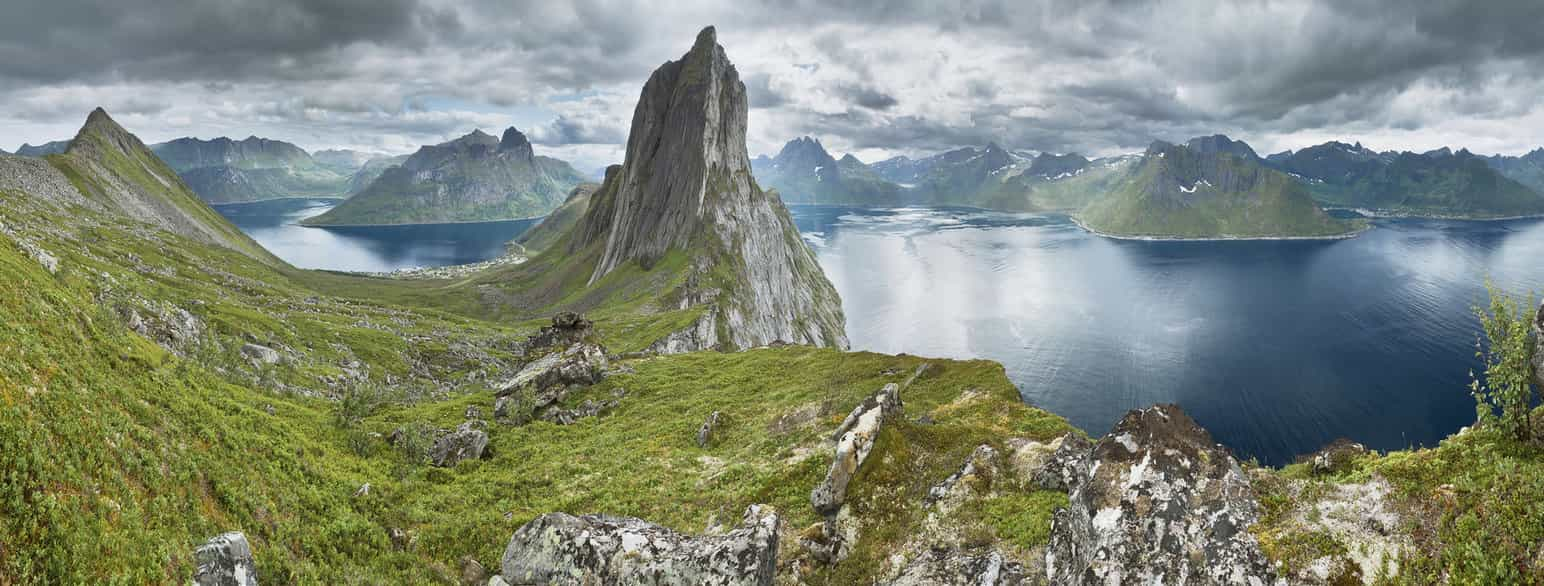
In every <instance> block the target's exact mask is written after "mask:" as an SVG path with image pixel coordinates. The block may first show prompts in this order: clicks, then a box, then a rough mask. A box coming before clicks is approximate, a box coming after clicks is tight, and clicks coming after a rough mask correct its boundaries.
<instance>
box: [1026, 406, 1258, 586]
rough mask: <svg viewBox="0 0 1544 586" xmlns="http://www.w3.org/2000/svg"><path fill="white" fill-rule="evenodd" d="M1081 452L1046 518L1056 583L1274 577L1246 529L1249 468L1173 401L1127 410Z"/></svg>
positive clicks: (1252, 505)
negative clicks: (1063, 495) (1056, 507)
mask: <svg viewBox="0 0 1544 586" xmlns="http://www.w3.org/2000/svg"><path fill="white" fill-rule="evenodd" d="M1087 462H1088V464H1087V466H1086V468H1084V470H1083V471H1082V472H1081V473H1077V474H1073V475H1072V476H1075V477H1078V479H1077V480H1076V481H1075V483H1074V486H1073V487H1072V492H1071V494H1070V500H1071V503H1070V506H1069V507H1068V508H1066V509H1062V510H1060V511H1057V512H1056V515H1055V517H1054V520H1053V521H1052V526H1051V544H1050V546H1049V547H1048V548H1047V550H1046V572H1047V578H1049V579H1050V581H1051V582H1052V583H1054V584H1090V585H1092V584H1159V583H1162V584H1184V583H1210V584H1272V583H1275V582H1277V580H1276V577H1275V576H1274V575H1273V573H1272V571H1271V569H1270V565H1269V561H1268V560H1267V559H1266V558H1265V556H1264V554H1262V553H1261V552H1260V548H1259V543H1258V542H1256V540H1255V538H1254V536H1252V535H1251V534H1250V533H1249V531H1248V529H1249V526H1250V525H1251V524H1253V523H1254V522H1255V519H1256V517H1257V515H1258V512H1257V504H1256V500H1255V494H1254V491H1253V489H1251V488H1250V486H1249V481H1248V478H1247V477H1246V476H1245V474H1244V473H1243V471H1242V470H1241V469H1240V468H1239V466H1238V462H1237V461H1235V460H1234V459H1233V456H1232V454H1230V453H1228V451H1227V450H1226V449H1225V448H1223V447H1221V446H1219V445H1217V444H1216V443H1214V442H1213V441H1212V438H1211V435H1210V434H1208V433H1207V432H1206V430H1204V429H1201V427H1200V426H1198V425H1196V423H1195V422H1194V421H1192V420H1191V419H1190V417H1189V416H1187V415H1185V414H1184V412H1182V411H1180V409H1179V407H1177V406H1174V405H1160V406H1156V407H1151V408H1148V409H1144V410H1140V411H1132V412H1131V413H1128V414H1127V415H1126V417H1125V418H1124V419H1122V420H1121V422H1120V423H1119V424H1118V425H1116V427H1115V429H1114V431H1111V432H1110V434H1109V435H1106V436H1105V437H1103V438H1101V439H1100V440H1099V441H1098V442H1097V443H1095V444H1094V445H1093V448H1092V451H1091V452H1090V455H1089V459H1088V460H1087Z"/></svg>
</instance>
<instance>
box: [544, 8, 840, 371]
mask: <svg viewBox="0 0 1544 586" xmlns="http://www.w3.org/2000/svg"><path fill="white" fill-rule="evenodd" d="M746 112H747V107H746V97H745V85H744V84H743V83H741V82H740V77H739V74H738V73H737V72H736V71H735V68H734V65H732V64H731V63H730V62H729V59H728V57H726V56H725V54H724V49H723V47H721V46H719V45H718V43H717V35H716V33H715V31H714V29H713V28H712V27H709V28H707V29H704V30H703V31H702V32H701V33H700V34H698V36H697V41H696V43H695V44H694V45H693V46H692V49H691V51H690V52H688V53H687V54H686V55H685V56H683V57H682V58H681V59H680V60H677V61H672V62H668V63H666V64H664V65H663V66H661V67H660V68H659V69H658V70H656V71H655V72H654V74H653V75H652V76H650V78H649V81H648V83H647V84H646V85H644V89H643V95H642V97H641V98H640V99H639V102H638V107H637V109H636V110H635V111H634V113H633V124H632V133H631V134H630V135H629V137H628V142H627V155H626V159H625V161H624V163H623V164H622V167H621V168H620V169H619V170H617V171H616V172H615V173H608V174H607V178H606V183H605V184H604V185H603V186H602V187H601V189H600V191H598V192H597V193H596V194H595V196H594V198H593V201H592V202H591V204H590V207H589V209H588V210H587V212H586V214H585V217H584V219H583V220H581V221H580V222H579V227H578V229H577V231H576V232H575V234H574V237H573V238H571V239H570V241H569V250H570V251H571V252H578V251H581V250H586V249H588V248H589V247H591V246H599V247H600V252H599V255H598V257H597V260H596V261H595V266H594V268H593V270H592V271H591V272H590V276H589V283H590V284H594V283H596V282H597V281H599V280H601V279H602V278H603V277H605V276H606V275H608V274H610V273H612V272H613V271H616V270H617V269H618V268H619V267H622V266H624V265H628V264H630V263H636V264H637V266H639V267H641V268H643V269H645V270H648V269H650V268H652V267H653V266H654V265H655V264H656V263H658V262H659V261H660V260H661V259H663V258H664V257H665V256H666V255H667V254H668V253H670V252H671V251H684V252H686V253H687V254H688V256H689V257H690V262H689V263H688V264H689V266H688V268H687V269H686V270H687V271H688V275H687V276H686V278H685V285H684V286H683V288H682V290H681V291H678V292H677V295H675V296H674V297H673V298H675V299H678V300H679V302H678V304H679V308H680V309H686V308H689V307H704V308H706V311H705V312H704V313H703V315H702V317H701V318H700V319H699V320H698V321H697V323H695V324H694V325H693V326H692V327H690V328H687V329H686V330H683V331H682V334H681V335H680V336H677V337H675V339H674V341H671V342H666V343H664V346H662V347H661V348H659V349H661V350H665V351H682V350H694V349H699V348H705V347H714V346H719V347H730V348H748V347H754V346H761V345H765V344H768V343H771V342H774V341H783V342H790V343H798V344H813V345H818V346H837V347H845V346H846V345H847V337H846V334H845V332H844V328H845V322H844V318H843V316H842V309H841V301H840V300H839V298H838V297H837V294H836V290H835V288H833V287H832V286H831V283H830V282H829V281H827V280H826V278H825V275H824V274H823V273H821V271H820V266H819V265H818V264H816V261H815V257H814V254H813V253H811V252H810V250H809V247H808V246H806V245H805V244H804V242H803V240H802V239H800V238H799V234H798V231H797V230H796V229H795V227H794V223H793V220H792V218H791V217H790V216H789V215H788V210H787V209H786V208H785V207H783V204H782V202H781V201H779V200H778V199H777V198H776V197H775V196H773V195H771V194H768V193H766V192H763V191H762V190H761V188H760V187H759V186H758V185H757V184H756V182H755V180H754V179H752V177H751V168H750V157H749V156H748V155H747V153H746V148H745V126H746Z"/></svg>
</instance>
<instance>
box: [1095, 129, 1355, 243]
mask: <svg viewBox="0 0 1544 586" xmlns="http://www.w3.org/2000/svg"><path fill="white" fill-rule="evenodd" d="M1246 149H1248V145H1243V144H1242V143H1235V142H1233V141H1229V140H1227V139H1226V137H1207V138H1203V139H1197V140H1192V141H1191V142H1190V143H1187V144H1186V145H1173V144H1169V143H1165V142H1155V143H1153V145H1152V146H1151V147H1148V149H1147V152H1146V153H1145V154H1144V155H1143V156H1142V160H1141V161H1140V162H1138V163H1137V164H1136V165H1135V166H1134V167H1133V168H1132V169H1131V170H1130V171H1128V172H1127V173H1125V174H1124V175H1123V176H1122V177H1121V178H1120V179H1119V180H1118V181H1116V182H1115V184H1114V185H1113V186H1112V188H1111V191H1110V193H1108V194H1105V195H1103V196H1102V197H1100V198H1099V199H1097V200H1095V201H1094V202H1093V203H1091V204H1089V205H1088V207H1087V208H1085V209H1084V210H1083V211H1082V212H1080V213H1079V214H1078V217H1079V219H1080V221H1081V222H1082V223H1083V224H1084V225H1085V226H1087V227H1088V228H1090V229H1092V230H1095V231H1098V232H1100V233H1105V234H1110V235H1115V236H1139V237H1155V238H1263V237H1271V238H1276V237H1326V236H1338V235H1344V234H1348V233H1353V232H1355V231H1356V230H1357V229H1358V228H1359V226H1358V225H1357V224H1355V223H1352V222H1348V221H1343V220H1337V219H1334V218H1331V217H1329V216H1328V215H1326V214H1325V213H1324V211H1323V210H1321V209H1319V207H1318V206H1317V205H1316V204H1315V203H1314V201H1313V199H1312V197H1310V196H1309V194H1308V191H1307V189H1306V188H1304V187H1303V186H1302V185H1301V184H1300V183H1298V182H1297V181H1295V180H1293V179H1292V178H1291V177H1289V176H1287V175H1286V174H1285V173H1282V172H1280V171H1276V170H1274V169H1271V168H1269V167H1266V166H1265V165H1264V164H1263V162H1262V161H1261V160H1260V159H1259V158H1258V157H1256V156H1254V151H1253V149H1248V150H1246Z"/></svg>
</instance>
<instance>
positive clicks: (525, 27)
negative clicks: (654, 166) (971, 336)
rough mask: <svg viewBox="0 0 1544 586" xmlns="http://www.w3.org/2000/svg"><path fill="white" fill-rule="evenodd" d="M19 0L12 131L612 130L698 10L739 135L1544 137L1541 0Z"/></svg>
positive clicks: (1108, 143)
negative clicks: (113, 113) (724, 58)
mask: <svg viewBox="0 0 1544 586" xmlns="http://www.w3.org/2000/svg"><path fill="white" fill-rule="evenodd" d="M21 3H22V4H24V6H20V7H14V6H13V7H9V8H10V10H8V12H9V13H11V14H13V15H15V14H24V15H25V17H24V18H5V19H0V100H3V103H6V104H7V110H8V111H7V112H5V113H0V132H7V133H12V134H15V133H17V132H38V133H41V132H48V133H50V134H55V133H59V132H61V131H60V130H57V129H59V128H63V127H64V126H66V125H74V124H78V120H77V119H78V118H80V117H81V116H82V115H83V113H84V111H85V110H89V108H90V107H92V106H94V105H97V104H102V105H106V106H108V107H109V109H113V110H117V111H123V112H127V113H130V114H134V115H136V116H137V120H138V121H139V122H142V123H144V124H146V125H149V126H150V128H149V129H148V130H146V132H151V133H155V132H160V133H164V134H172V133H203V134H208V133H209V132H216V131H224V129H228V128H237V129H240V131H241V133H242V134H246V133H258V134H261V133H265V132H267V133H280V132H288V133H291V134H292V135H293V134H303V135H305V136H320V137H323V138H322V140H326V137H329V136H347V137H369V136H372V135H371V133H384V134H387V135H390V136H389V137H387V138H383V139H378V140H385V141H387V142H390V143H391V144H413V143H417V142H421V141H432V140H436V139H443V138H446V135H448V134H451V133H460V132H464V131H466V130H467V129H468V126H469V125H471V124H489V125H490V127H492V126H498V125H500V124H505V125H507V124H509V123H516V124H518V125H520V126H522V127H528V128H530V129H531V134H532V139H533V140H534V141H536V142H539V143H543V144H548V145H553V146H560V145H575V146H576V147H577V145H609V146H610V147H618V148H619V146H620V143H621V142H622V141H623V140H625V133H626V129H627V126H628V120H629V118H630V116H631V110H632V103H633V102H634V101H635V100H636V98H637V92H638V87H639V86H640V85H641V83H642V81H643V80H644V79H645V78H646V77H647V76H648V73H649V72H650V71H651V70H652V69H653V68H654V67H657V66H658V65H659V64H660V63H661V62H663V61H664V60H667V59H674V58H676V57H678V56H679V55H680V54H681V53H682V52H683V51H685V49H686V48H687V46H688V45H689V44H690V40H691V39H692V38H693V35H694V34H695V32H696V31H697V29H699V28H700V27H701V26H703V25H707V24H716V25H718V27H719V33H720V35H719V36H720V41H721V42H722V43H724V44H725V46H726V48H727V49H728V51H729V54H730V57H731V58H732V59H734V60H735V62H736V63H737V65H738V66H739V67H740V71H741V73H742V77H743V79H744V80H745V83H746V87H747V91H748V93H749V96H750V100H751V105H752V107H753V113H752V126H753V131H754V132H753V134H754V136H753V142H754V141H759V143H760V144H753V145H752V150H753V151H754V150H757V149H758V147H760V148H762V149H765V148H775V146H776V145H780V144H781V143H782V142H783V141H785V140H786V139H787V138H789V137H792V136H797V135H800V134H805V133H809V134H813V135H817V136H821V137H823V138H824V139H826V142H827V143H828V144H830V145H832V146H833V147H834V148H836V149H838V150H841V149H897V150H919V149H934V148H948V147H953V146H960V145H964V144H982V143H984V142H986V141H989V140H997V141H1000V142H1002V143H1003V144H1005V145H1009V146H1013V147H1020V148H1036V149H1042V150H1055V151H1070V150H1077V151H1081V152H1089V153H1094V152H1100V151H1111V150H1119V149H1138V148H1142V147H1143V146H1144V145H1146V144H1147V142H1148V141H1150V140H1151V139H1153V138H1163V139H1167V140H1182V139H1184V138H1187V137H1188V136H1190V135H1192V134H1209V133H1211V132H1227V133H1230V134H1235V135H1241V136H1244V137H1246V138H1247V137H1260V138H1261V139H1262V140H1267V141H1287V142H1290V141H1291V140H1294V139H1293V137H1310V136H1312V137H1319V136H1322V135H1325V134H1332V133H1342V134H1343V135H1345V136H1346V137H1347V138H1356V137H1355V136H1352V135H1353V134H1354V133H1363V134H1368V135H1375V136H1389V137H1393V138H1391V139H1390V140H1396V141H1397V140H1405V141H1419V140H1427V139H1424V138H1421V137H1420V135H1421V133H1423V132H1425V133H1426V134H1427V135H1429V136H1441V137H1443V138H1444V139H1447V138H1449V137H1456V140H1466V139H1467V140H1473V141H1475V142H1477V143H1479V142H1486V141H1489V142H1487V143H1486V144H1493V145H1496V148H1514V147H1515V148H1521V147H1522V146H1524V144H1525V143H1527V142H1530V141H1531V142H1537V141H1538V140H1539V139H1537V138H1534V137H1537V136H1539V135H1541V134H1544V112H1540V111H1539V110H1540V107H1539V105H1538V101H1537V100H1536V99H1534V96H1537V95H1539V92H1540V91H1541V90H1544V27H1539V26H1538V24H1539V23H1540V22H1544V2H1539V1H1537V0H1487V1H1485V2H1473V1H1461V0H1432V1H1428V2H1407V1H1404V0H1241V1H1239V2H1228V3H1217V2H1213V1H1211V0H1161V1H1138V0H1032V1H1024V0H963V1H961V2H952V3H942V2H935V1H932V0H868V1H859V0H821V1H817V0H756V1H746V2H713V1H709V0H685V1H683V2H677V3H669V4H663V3H650V2H641V1H616V0H573V1H570V2H550V1H545V0H469V1H464V2H455V1H451V0H263V1H259V0H218V1H216V0H22V2H21ZM564 96H566V97H567V98H569V99H571V98H572V97H573V96H592V97H593V99H591V98H586V99H585V100H583V101H581V102H562V101H560V100H558V98H561V97H564ZM447 104H450V105H447ZM532 112H535V113H532ZM1492 120H1506V121H1510V122H1509V123H1507V124H1502V125H1499V126H1498V125H1490V126H1485V124H1484V123H1485V121H1492ZM1498 128H1500V129H1502V130H1504V131H1505V132H1506V133H1509V134H1507V135H1506V136H1503V137H1499V138H1498V137H1497V136H1496V133H1497V129H1498ZM18 129H19V130H18ZM1400 137H1403V138H1400ZM36 138H46V137H41V136H40V137H36ZM1303 140H1307V139H1306V138H1303ZM1386 146H1402V145H1386ZM608 148H609V147H608ZM572 150H575V151H579V150H584V151H585V152H591V151H593V149H578V148H575V149H572Z"/></svg>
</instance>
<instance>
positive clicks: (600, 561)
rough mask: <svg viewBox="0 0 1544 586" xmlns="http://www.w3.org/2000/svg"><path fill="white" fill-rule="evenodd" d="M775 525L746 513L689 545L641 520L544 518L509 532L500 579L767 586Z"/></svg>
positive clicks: (766, 516)
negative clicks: (719, 531)
mask: <svg viewBox="0 0 1544 586" xmlns="http://www.w3.org/2000/svg"><path fill="white" fill-rule="evenodd" d="M780 524H781V521H780V520H779V518H778V516H777V513H776V512H775V511H773V510H772V508H771V507H767V506H763V505H752V506H751V507H749V508H747V509H746V510H745V516H744V519H743V520H742V522H741V524H740V526H739V527H737V528H735V529H734V530H732V531H729V532H728V533H726V534H724V535H715V536H701V537H693V536H686V535H681V534H679V533H676V532H674V531H671V530H669V529H666V528H663V527H660V526H658V525H654V524H652V523H649V522H647V521H643V520H641V519H635V518H631V517H610V516H606V515H585V516H582V517H575V516H573V515H569V514H566V513H548V514H546V515H542V516H541V517H538V518H536V519H535V520H533V521H531V522H530V523H526V524H525V526H523V527H521V528H520V529H519V530H517V531H515V534H514V536H513V537H511V538H510V540H509V546H508V547H506V548H505V549H504V558H503V563H502V564H501V570H502V577H503V579H504V580H505V581H506V582H508V583H509V584H510V585H512V586H535V585H548V584H551V585H575V586H579V585H584V586H588V585H592V584H594V585H600V584H606V585H628V586H631V585H640V586H641V585H647V586H662V585H680V586H687V585H692V586H696V585H703V586H742V585H744V586H750V585H756V586H767V585H770V584H772V579H773V577H774V574H775V573H776V571H777V539H778V537H777V536H778V530H779V526H780Z"/></svg>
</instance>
